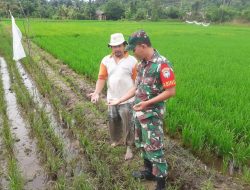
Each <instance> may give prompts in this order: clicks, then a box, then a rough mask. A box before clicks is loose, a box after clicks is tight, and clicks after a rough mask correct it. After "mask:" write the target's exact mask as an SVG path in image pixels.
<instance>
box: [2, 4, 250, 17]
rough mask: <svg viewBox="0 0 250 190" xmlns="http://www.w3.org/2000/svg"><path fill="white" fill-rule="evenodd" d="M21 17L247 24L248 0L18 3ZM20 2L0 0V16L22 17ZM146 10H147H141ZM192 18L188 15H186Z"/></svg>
mask: <svg viewBox="0 0 250 190" xmlns="http://www.w3.org/2000/svg"><path fill="white" fill-rule="evenodd" d="M20 2H21V5H22V8H23V11H24V14H25V15H26V16H29V17H34V18H53V19H86V20H95V19H98V17H97V14H96V13H97V11H100V10H101V11H104V15H106V16H107V19H110V20H119V19H122V18H125V19H135V20H141V19H151V20H152V21H157V20H158V19H168V18H173V19H183V16H184V15H186V16H184V18H188V19H189V20H199V21H204V20H206V21H213V22H226V21H231V20H233V19H235V18H236V19H243V20H246V21H249V20H250V19H249V13H248V12H249V11H248V10H249V9H250V2H249V1H247V0H230V1H222V0H220V1H219V0H213V1H209V0H190V1H187V0H185V1H183V0H178V1H173V0H126V1H125V0H96V1H91V0H89V1H81V0H50V1H49V0H35V1H34V0H20ZM22 8H21V6H20V3H19V1H15V0H2V1H1V2H0V16H3V17H9V13H8V10H9V9H10V10H11V11H12V13H13V14H14V15H15V16H16V17H24V14H23V11H22ZM143 10H147V11H143ZM190 12H191V13H192V14H191V16H190V15H189V16H187V15H188V14H189V13H190Z"/></svg>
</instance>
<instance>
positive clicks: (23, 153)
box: [0, 58, 46, 189]
mask: <svg viewBox="0 0 250 190" xmlns="http://www.w3.org/2000/svg"><path fill="white" fill-rule="evenodd" d="M0 62H1V74H2V80H3V86H4V91H5V100H6V104H7V115H8V118H9V120H10V124H11V132H12V133H13V134H14V136H15V155H16V158H17V160H18V165H19V167H20V169H21V172H22V175H23V177H24V179H25V189H34V188H36V189H45V188H46V184H45V181H46V176H45V173H44V171H43V169H42V167H41V166H40V164H39V159H38V157H37V154H36V150H37V149H36V143H35V141H34V139H31V138H30V136H29V132H28V130H27V126H28V125H27V123H26V122H25V120H24V119H23V118H22V116H21V114H20V112H19V109H18V106H17V100H16V96H15V93H14V92H12V90H11V81H10V76H9V72H8V68H7V64H6V62H5V60H4V59H3V58H0Z"/></svg>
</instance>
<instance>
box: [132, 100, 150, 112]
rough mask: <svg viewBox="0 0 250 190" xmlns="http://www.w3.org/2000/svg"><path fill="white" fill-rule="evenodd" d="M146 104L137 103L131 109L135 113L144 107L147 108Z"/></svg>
mask: <svg viewBox="0 0 250 190" xmlns="http://www.w3.org/2000/svg"><path fill="white" fill-rule="evenodd" d="M147 105H148V104H147V103H146V102H145V101H144V102H140V103H138V104H135V105H134V106H133V109H134V110H135V111H142V110H144V109H145V108H146V107H147Z"/></svg>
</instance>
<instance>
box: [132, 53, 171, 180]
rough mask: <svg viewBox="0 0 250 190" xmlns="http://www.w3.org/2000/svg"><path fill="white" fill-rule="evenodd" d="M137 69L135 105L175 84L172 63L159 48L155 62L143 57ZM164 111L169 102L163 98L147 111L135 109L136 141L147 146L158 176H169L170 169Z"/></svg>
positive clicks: (146, 154)
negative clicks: (165, 143) (166, 148)
mask: <svg viewBox="0 0 250 190" xmlns="http://www.w3.org/2000/svg"><path fill="white" fill-rule="evenodd" d="M137 72H138V73H137V78H136V94H135V104H137V103H139V102H141V101H146V100H149V99H152V98H154V97H156V96H157V95H159V94H160V93H162V92H163V91H164V90H165V88H171V87H173V86H175V80H174V73H173V71H172V68H171V65H170V64H169V62H168V60H167V59H166V58H164V57H163V56H161V55H160V54H159V53H158V52H157V51H156V50H155V52H154V55H153V57H152V59H151V61H145V60H143V61H142V62H141V64H139V66H138V70H137ZM161 77H163V80H162V78H161ZM164 78H165V79H164ZM164 111H165V105H164V102H163V101H162V102H158V103H156V104H154V105H151V106H150V107H147V108H146V110H143V111H136V112H134V118H135V144H136V146H137V147H138V148H143V151H142V158H143V159H147V160H149V161H150V162H151V163H152V165H153V170H152V173H153V175H155V176H156V177H165V176H166V175H167V171H168V165H167V162H166V160H165V158H164V151H163V144H164V143H163V142H164V133H163V115H164Z"/></svg>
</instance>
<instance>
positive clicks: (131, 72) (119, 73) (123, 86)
mask: <svg viewBox="0 0 250 190" xmlns="http://www.w3.org/2000/svg"><path fill="white" fill-rule="evenodd" d="M136 69H137V60H136V59H135V58H134V57H133V56H131V55H129V54H128V53H127V52H126V53H125V56H124V57H123V58H122V59H121V60H120V61H119V62H118V63H116V62H115V59H114V57H113V55H107V56H105V57H104V58H103V59H102V62H101V65H100V70H99V75H98V78H99V79H103V80H107V87H108V92H107V100H108V101H109V100H115V99H119V98H121V97H122V96H124V95H125V94H126V93H127V92H128V90H130V89H131V88H132V87H133V86H134V81H135V78H136V73H137V71H136ZM133 101H134V98H131V99H129V100H127V101H125V102H123V104H124V103H128V102H133Z"/></svg>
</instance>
